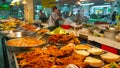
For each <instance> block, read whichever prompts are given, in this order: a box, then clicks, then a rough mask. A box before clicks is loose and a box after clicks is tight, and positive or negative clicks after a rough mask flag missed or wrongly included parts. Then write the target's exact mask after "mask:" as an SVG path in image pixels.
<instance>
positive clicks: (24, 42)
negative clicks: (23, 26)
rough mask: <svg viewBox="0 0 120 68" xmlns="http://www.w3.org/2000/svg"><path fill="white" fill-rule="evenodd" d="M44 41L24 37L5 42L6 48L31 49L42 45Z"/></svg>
mask: <svg viewBox="0 0 120 68" xmlns="http://www.w3.org/2000/svg"><path fill="white" fill-rule="evenodd" d="M44 43H45V40H42V39H39V40H38V39H36V38H34V37H25V38H17V39H11V40H8V41H7V42H6V44H7V45H8V46H16V47H33V46H38V45H41V44H44Z"/></svg>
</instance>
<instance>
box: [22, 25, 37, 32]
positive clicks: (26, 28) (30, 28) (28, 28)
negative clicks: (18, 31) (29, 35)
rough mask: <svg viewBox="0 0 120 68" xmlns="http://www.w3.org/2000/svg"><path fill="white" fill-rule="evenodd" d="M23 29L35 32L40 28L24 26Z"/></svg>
mask: <svg viewBox="0 0 120 68" xmlns="http://www.w3.org/2000/svg"><path fill="white" fill-rule="evenodd" d="M22 29H24V30H27V31H31V32H35V31H37V30H38V27H37V26H35V25H32V24H23V25H22Z"/></svg>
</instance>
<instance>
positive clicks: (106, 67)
mask: <svg viewBox="0 0 120 68" xmlns="http://www.w3.org/2000/svg"><path fill="white" fill-rule="evenodd" d="M102 68H120V66H119V65H118V64H117V63H115V62H112V63H110V64H106V65H104V66H103V67H102Z"/></svg>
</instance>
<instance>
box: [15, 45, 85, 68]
mask: <svg viewBox="0 0 120 68" xmlns="http://www.w3.org/2000/svg"><path fill="white" fill-rule="evenodd" d="M73 53H74V54H73ZM16 58H17V60H18V65H19V68H53V67H54V68H65V67H66V66H68V65H69V64H74V65H76V66H77V67H79V68H80V67H82V68H85V67H86V66H87V64H86V63H85V62H83V60H84V58H85V56H82V55H79V54H77V53H75V52H74V46H73V45H72V44H68V45H66V46H63V47H62V48H60V49H58V48H57V47H56V46H49V47H48V48H47V49H41V48H35V49H34V50H33V51H29V52H23V53H18V54H16Z"/></svg>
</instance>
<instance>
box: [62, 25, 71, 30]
mask: <svg viewBox="0 0 120 68" xmlns="http://www.w3.org/2000/svg"><path fill="white" fill-rule="evenodd" d="M61 27H62V28H63V29H70V28H71V26H70V25H61Z"/></svg>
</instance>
